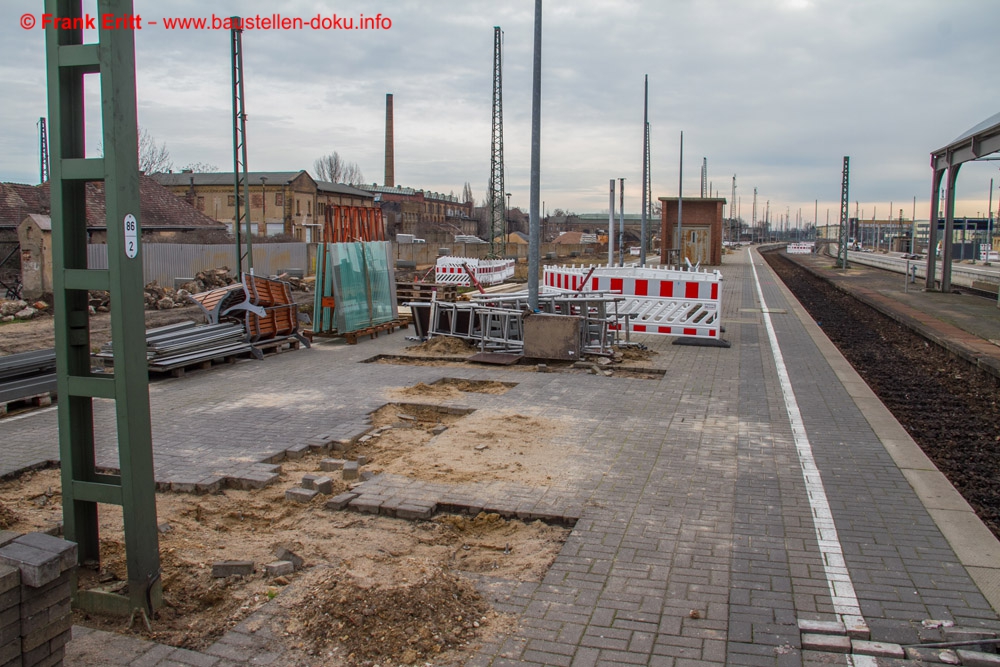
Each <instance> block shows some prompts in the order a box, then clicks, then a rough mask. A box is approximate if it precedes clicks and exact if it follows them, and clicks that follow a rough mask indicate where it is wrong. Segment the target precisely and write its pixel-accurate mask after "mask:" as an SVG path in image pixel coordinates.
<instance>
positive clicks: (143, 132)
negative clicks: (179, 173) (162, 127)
mask: <svg viewBox="0 0 1000 667" xmlns="http://www.w3.org/2000/svg"><path fill="white" fill-rule="evenodd" d="M173 167H174V163H173V162H172V161H171V160H170V151H168V150H167V144H166V143H162V144H159V145H157V143H156V139H155V138H154V137H153V135H152V134H150V133H149V130H147V129H146V128H144V127H142V128H139V171H141V172H142V173H144V174H156V173H163V172H167V171H170V170H171V169H173Z"/></svg>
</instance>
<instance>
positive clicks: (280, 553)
mask: <svg viewBox="0 0 1000 667" xmlns="http://www.w3.org/2000/svg"><path fill="white" fill-rule="evenodd" d="M274 557H275V558H277V559H278V560H287V561H288V562H289V563H291V564H292V567H294V568H295V569H296V570H301V569H302V568H303V567H304V566H305V564H306V561H305V559H303V558H302V556H300V555H298V554H297V553H295V552H294V551H291V550H289V549H286V548H285V547H278V548H277V549H275V550H274Z"/></svg>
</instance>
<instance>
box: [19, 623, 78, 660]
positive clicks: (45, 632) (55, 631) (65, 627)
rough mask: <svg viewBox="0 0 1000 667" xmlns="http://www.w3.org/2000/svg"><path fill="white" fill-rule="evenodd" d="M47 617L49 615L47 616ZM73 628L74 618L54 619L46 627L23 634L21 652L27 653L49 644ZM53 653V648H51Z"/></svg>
mask: <svg viewBox="0 0 1000 667" xmlns="http://www.w3.org/2000/svg"><path fill="white" fill-rule="evenodd" d="M46 616H47V615H46ZM72 627H73V617H72V616H68V615H67V616H63V617H61V618H56V619H52V620H51V621H49V622H48V623H46V624H45V625H44V626H42V627H40V628H38V629H36V630H34V631H32V632H22V633H21V651H22V652H23V653H27V652H28V651H31V650H33V649H35V648H37V647H39V646H42V645H44V644H48V642H49V640H51V639H55V638H56V637H58V636H59V635H61V634H62V633H64V632H68V631H69V630H70V628H72ZM49 652H51V647H49Z"/></svg>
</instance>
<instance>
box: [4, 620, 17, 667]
mask: <svg viewBox="0 0 1000 667" xmlns="http://www.w3.org/2000/svg"><path fill="white" fill-rule="evenodd" d="M20 636H21V619H20V618H15V619H14V622H13V623H7V624H6V625H3V626H0V644H6V643H7V642H12V641H14V640H16V639H18V638H19V637H20ZM2 664H3V661H2V660H0V665H2Z"/></svg>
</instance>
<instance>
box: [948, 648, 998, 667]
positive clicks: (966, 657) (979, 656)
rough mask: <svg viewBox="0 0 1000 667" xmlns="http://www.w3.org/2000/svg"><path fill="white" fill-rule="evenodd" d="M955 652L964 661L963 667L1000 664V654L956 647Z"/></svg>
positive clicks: (985, 666)
mask: <svg viewBox="0 0 1000 667" xmlns="http://www.w3.org/2000/svg"><path fill="white" fill-rule="evenodd" d="M955 653H956V654H957V655H958V659H959V660H961V661H962V665H963V667H997V666H998V665H1000V655H997V654H996V653H986V652H983V651H975V650H967V649H962V648H956V649H955Z"/></svg>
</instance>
